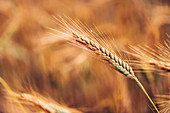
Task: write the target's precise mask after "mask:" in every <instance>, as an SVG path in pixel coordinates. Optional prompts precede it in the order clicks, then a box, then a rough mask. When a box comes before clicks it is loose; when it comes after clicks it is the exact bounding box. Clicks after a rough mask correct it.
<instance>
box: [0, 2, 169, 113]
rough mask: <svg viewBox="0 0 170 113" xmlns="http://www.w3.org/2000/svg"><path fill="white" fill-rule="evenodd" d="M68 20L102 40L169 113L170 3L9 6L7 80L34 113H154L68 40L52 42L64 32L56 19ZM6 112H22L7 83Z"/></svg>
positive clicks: (3, 41)
mask: <svg viewBox="0 0 170 113" xmlns="http://www.w3.org/2000/svg"><path fill="white" fill-rule="evenodd" d="M62 14H65V15H67V16H69V17H70V18H72V19H73V20H76V19H79V20H80V21H81V22H82V23H83V25H87V26H88V29H90V30H94V31H95V32H96V33H97V34H98V35H99V36H98V37H102V39H99V40H103V41H104V42H102V41H101V44H102V45H103V44H105V43H107V48H110V49H109V50H111V52H112V51H114V52H115V53H116V54H118V56H120V58H121V59H122V60H124V61H126V62H127V63H128V64H129V65H130V66H132V68H133V70H134V72H135V75H136V76H137V77H138V79H139V80H140V82H141V83H142V84H143V85H144V87H145V88H146V91H148V93H149V95H150V96H151V98H152V99H153V101H154V102H156V106H157V107H158V109H159V110H160V112H165V113H166V112H167V113H168V112H169V111H168V110H169V109H168V108H169V107H170V106H169V104H168V102H169V99H168V97H169V92H170V91H169V90H170V89H169V88H170V84H169V83H170V81H169V80H170V78H169V76H170V73H169V70H168V68H169V63H170V61H169V60H170V59H169V56H170V55H169V54H170V52H169V51H170V50H169V42H170V41H169V40H170V38H169V34H170V21H169V20H170V2H169V0H162V1H160V0H149V1H148V0H128V1H123V0H119V1H117V0H88V1H86V0H72V1H70V0H62V1H60V0H55V1H54V0H48V1H46V0H36V1H35V0H29V1H25V0H13V1H12V0H8V1H6V0H1V1H0V52H1V53H0V77H1V78H2V79H3V80H5V82H6V83H7V84H8V86H9V87H10V88H11V89H12V91H13V92H14V93H15V96H16V97H17V99H18V101H19V102H21V104H22V106H23V108H24V110H25V111H26V112H28V113H32V112H53V111H48V110H47V109H44V106H43V105H45V106H46V104H48V106H47V107H48V108H53V107H52V106H60V107H61V109H67V110H66V111H65V112H73V113H74V112H75V111H76V112H85V113H152V112H153V111H154V108H153V107H152V105H151V104H150V102H149V101H148V100H147V98H146V97H145V95H144V94H143V93H142V91H141V90H140V89H139V88H138V87H136V84H135V83H134V82H133V81H131V80H130V79H127V78H126V77H122V76H121V74H120V73H118V72H117V71H114V70H113V69H111V68H110V67H109V66H107V65H106V64H105V63H103V62H102V61H100V60H99V59H97V58H95V57H94V56H93V55H91V54H89V53H88V52H87V51H84V50H82V48H77V47H75V46H73V45H75V44H73V45H70V44H68V41H67V40H65V39H64V38H66V37H62V36H58V37H56V36H54V35H49V34H50V33H51V32H52V31H51V30H49V29H48V28H54V29H56V30H59V26H58V25H57V24H55V22H54V21H55V20H54V19H53V18H52V15H62ZM98 31H100V32H98ZM113 44H114V45H113ZM105 45H106V44H105ZM129 47H130V48H129ZM129 53H130V54H129ZM139 53H140V54H139ZM22 95H24V96H22ZM40 95H41V96H40ZM24 97H30V98H27V99H23V98H24ZM32 99H33V101H32ZM34 99H35V100H34ZM36 102H40V103H41V102H42V103H44V104H37V103H36ZM56 108H57V107H56ZM72 110H73V111H72ZM0 112H3V113H17V112H22V109H21V107H19V106H18V104H17V103H16V101H15V100H14V99H13V98H12V97H11V96H10V95H9V94H8V93H7V92H6V89H5V88H4V87H3V85H2V84H1V83H0ZM57 112H59V111H57Z"/></svg>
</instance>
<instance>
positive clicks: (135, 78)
mask: <svg viewBox="0 0 170 113" xmlns="http://www.w3.org/2000/svg"><path fill="white" fill-rule="evenodd" d="M134 80H135V81H136V82H137V83H138V85H139V86H140V88H141V89H142V90H143V92H144V93H145V95H146V96H147V97H148V99H149V101H150V102H151V104H152V105H153V107H154V108H155V110H156V111H157V113H159V111H158V108H157V107H156V106H155V104H154V103H153V101H152V99H151V98H150V96H149V95H148V93H147V92H146V90H145V88H144V87H143V85H142V84H141V83H140V82H139V80H138V79H137V77H134Z"/></svg>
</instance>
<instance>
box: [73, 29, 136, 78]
mask: <svg viewBox="0 0 170 113" xmlns="http://www.w3.org/2000/svg"><path fill="white" fill-rule="evenodd" d="M72 34H73V37H74V39H75V41H77V42H78V43H81V44H83V45H84V46H86V47H87V48H88V49H90V50H92V51H94V52H95V53H96V54H97V55H100V56H101V57H102V58H103V59H104V60H106V61H107V62H109V63H110V64H112V65H113V66H114V67H115V68H116V70H118V71H119V72H121V73H122V74H124V75H125V76H127V77H129V78H131V79H133V78H134V77H135V75H134V72H133V70H132V67H130V66H129V65H128V64H127V63H126V62H124V61H123V60H121V59H120V58H119V57H117V55H113V54H112V53H111V52H110V51H108V50H107V49H105V48H104V47H102V46H101V45H100V44H98V43H97V42H94V41H93V40H91V39H89V38H87V37H86V36H82V35H79V34H78V33H76V32H74V31H72Z"/></svg>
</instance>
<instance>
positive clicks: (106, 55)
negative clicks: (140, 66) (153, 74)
mask: <svg viewBox="0 0 170 113" xmlns="http://www.w3.org/2000/svg"><path fill="white" fill-rule="evenodd" d="M71 32H72V36H73V38H74V40H75V41H76V42H78V43H80V44H82V45H83V46H85V47H86V48H88V49H90V50H91V51H93V52H94V53H95V54H96V55H99V56H101V57H102V58H103V59H104V60H106V61H107V62H108V63H109V64H112V65H113V66H114V67H115V69H116V70H117V71H119V72H120V73H122V74H124V75H125V76H127V77H129V78H131V79H133V80H135V81H136V82H137V84H138V85H139V86H140V88H141V89H142V90H143V92H144V93H145V95H146V96H147V98H148V99H149V101H150V102H151V104H152V105H153V107H154V108H155V110H156V111H157V113H159V111H158V109H157V107H156V106H155V104H154V103H153V101H152V99H151V98H150V97H149V95H148V93H147V92H146V90H145V88H144V87H143V85H142V84H141V83H140V82H139V80H138V79H137V77H136V76H135V74H134V72H133V70H132V67H130V66H129V65H128V64H127V63H126V62H124V61H123V60H121V59H120V58H119V57H117V55H113V54H112V53H111V52H110V51H108V50H107V49H105V48H104V47H102V46H101V45H100V44H98V43H97V42H94V41H93V40H91V39H89V38H88V37H85V36H83V35H79V34H77V33H76V32H75V31H73V30H72V31H71Z"/></svg>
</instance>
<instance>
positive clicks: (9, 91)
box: [0, 77, 26, 113]
mask: <svg viewBox="0 0 170 113" xmlns="http://www.w3.org/2000/svg"><path fill="white" fill-rule="evenodd" d="M0 83H1V84H2V85H3V86H4V87H5V88H6V90H7V91H8V93H9V94H10V95H11V96H12V97H13V98H14V100H15V101H16V102H17V104H18V105H19V106H20V108H21V109H22V111H23V112H24V113H26V111H25V110H24V108H23V106H22V105H21V103H20V102H19V101H18V99H17V98H16V97H15V95H14V94H13V92H12V90H11V88H10V87H9V86H8V84H7V83H6V82H5V80H3V79H2V78H1V77H0Z"/></svg>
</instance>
